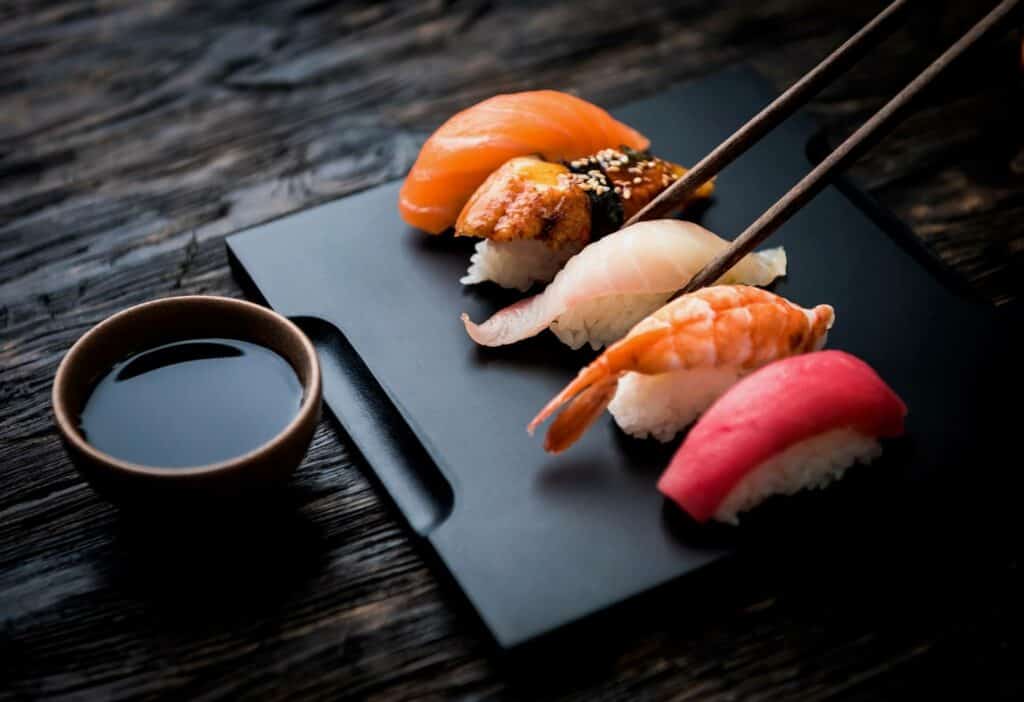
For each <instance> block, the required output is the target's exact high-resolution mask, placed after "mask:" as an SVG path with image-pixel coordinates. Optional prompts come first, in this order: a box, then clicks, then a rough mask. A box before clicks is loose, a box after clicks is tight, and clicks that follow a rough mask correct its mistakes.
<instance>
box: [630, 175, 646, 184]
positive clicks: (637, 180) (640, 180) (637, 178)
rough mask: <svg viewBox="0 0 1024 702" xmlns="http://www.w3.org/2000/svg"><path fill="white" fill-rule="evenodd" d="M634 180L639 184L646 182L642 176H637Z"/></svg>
mask: <svg viewBox="0 0 1024 702" xmlns="http://www.w3.org/2000/svg"><path fill="white" fill-rule="evenodd" d="M633 182H634V183H636V184H637V185H639V184H640V183H643V182H644V179H643V178H641V177H640V176H637V177H636V178H634V179H633Z"/></svg>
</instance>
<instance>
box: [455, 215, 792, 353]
mask: <svg viewBox="0 0 1024 702" xmlns="http://www.w3.org/2000/svg"><path fill="white" fill-rule="evenodd" d="M728 246H729V242H728V241H726V240H725V239H722V238H720V237H718V236H716V235H715V234H713V233H711V232H709V231H708V230H707V229H705V228H704V227H701V226H700V225H697V224H694V223H693V222H683V221H681V220H678V219H659V220H653V221H648V222H639V223H637V224H634V225H632V226H629V227H626V228H625V229H620V230H619V231H617V232H614V233H613V234H609V235H608V236H606V237H604V238H603V239H601V240H600V241H597V242H594V243H593V244H592V245H590V246H588V247H587V248H586V249H584V250H583V251H581V252H580V253H578V254H577V255H576V256H574V257H573V258H571V259H569V262H568V263H567V264H566V265H565V267H564V268H563V269H562V270H561V271H560V272H559V273H558V275H556V276H555V279H554V280H552V281H551V284H550V285H548V286H547V288H545V290H544V292H542V293H540V294H539V295H534V296H533V297H530V298H527V299H525V300H521V301H519V302H517V303H515V304H512V305H509V306H508V307H506V308H505V309H503V310H501V311H499V312H497V313H496V314H495V315H494V316H492V317H491V318H490V319H488V320H487V321H486V322H483V323H482V324H474V323H473V322H472V321H471V320H470V319H469V317H468V316H467V315H465V314H464V315H462V321H463V323H464V324H465V325H466V332H467V333H468V334H469V336H470V337H471V338H472V339H473V341H475V342H476V343H478V344H480V345H482V346H504V345H506V344H514V343H515V342H517V341H522V340H523V339H526V338H529V337H531V336H534V335H535V334H538V333H540V332H541V331H543V330H544V329H547V328H550V329H551V331H552V332H554V333H555V335H556V336H558V338H559V339H561V340H562V342H563V343H565V344H567V345H568V346H571V347H572V348H574V349H578V348H580V347H581V346H583V345H584V344H586V343H589V344H590V345H591V346H592V347H593V348H595V349H597V348H600V347H602V346H604V345H605V344H608V343H611V342H613V341H617V340H619V339H621V338H622V337H623V336H625V335H626V332H628V331H629V330H630V329H631V328H632V327H633V325H634V324H636V323H637V322H639V321H640V320H641V319H643V318H644V317H646V316H647V315H649V314H651V313H652V312H654V311H655V310H657V309H658V308H659V307H661V306H662V305H664V304H665V303H666V302H668V299H669V298H670V297H671V296H672V295H673V293H675V292H676V291H677V290H679V289H680V288H682V287H684V286H685V285H686V283H687V282H689V280H690V278H692V277H693V276H694V275H696V273H697V271H699V270H700V269H701V268H703V267H704V266H705V265H706V264H707V263H709V262H710V261H711V259H713V258H714V257H715V256H717V255H718V254H720V253H721V252H722V251H724V250H725V249H726V248H727V247H728ZM785 274H786V252H785V251H784V250H783V249H782V247H779V248H776V249H769V250H767V251H763V252H759V253H752V254H748V255H746V256H744V257H743V259H742V260H741V261H740V262H739V263H737V264H736V265H735V266H733V267H732V268H731V269H730V270H729V271H728V272H727V273H726V274H725V275H724V276H723V277H722V278H721V280H720V281H719V282H721V283H743V284H745V285H767V284H769V283H770V282H772V280H774V279H775V278H777V277H778V276H781V275H785Z"/></svg>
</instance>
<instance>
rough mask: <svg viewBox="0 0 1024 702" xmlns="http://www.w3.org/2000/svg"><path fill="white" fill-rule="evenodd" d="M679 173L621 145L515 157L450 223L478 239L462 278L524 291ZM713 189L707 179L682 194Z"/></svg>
mask: <svg viewBox="0 0 1024 702" xmlns="http://www.w3.org/2000/svg"><path fill="white" fill-rule="evenodd" d="M685 173H686V169H685V168H683V167H682V166H680V165H678V164H675V163H671V162H669V161H665V160H663V159H660V158H655V157H653V156H651V155H650V154H649V153H647V152H639V151H634V150H632V149H628V148H625V147H623V148H622V149H603V150H601V151H599V152H598V153H597V154H594V155H592V156H589V157H587V158H582V159H577V160H575V161H572V162H569V163H564V164H563V163H553V162H550V161H545V160H543V159H541V158H539V157H537V156H522V157H518V158H513V159H511V160H509V161H507V162H506V163H505V164H504V165H502V166H501V167H500V168H499V169H498V170H496V171H495V172H494V173H492V174H491V175H490V176H488V178H487V180H485V181H484V183H483V184H482V185H481V186H480V187H479V188H477V190H476V192H475V193H473V196H472V197H471V198H470V200H469V202H467V203H466V206H465V207H464V208H463V210H462V212H461V214H459V219H458V221H457V222H456V223H455V235H456V236H472V237H478V238H481V239H483V241H481V242H480V243H479V244H477V246H476V253H474V254H473V257H472V259H471V260H470V266H469V270H468V271H467V273H466V276H465V277H463V278H462V280H461V282H462V283H463V284H464V285H472V284H475V283H482V282H485V281H491V282H494V283H497V284H498V285H501V286H502V287H506V288H517V289H519V290H524V291H525V290H526V289H528V288H529V287H530V286H531V285H532V284H533V283H535V282H538V283H547V282H549V281H550V280H551V279H552V278H553V277H554V275H555V274H556V273H557V272H558V271H559V270H560V269H561V267H562V265H563V264H565V262H566V261H567V260H568V259H569V258H570V257H571V256H573V255H574V254H576V253H577V252H578V251H580V250H581V249H582V248H583V247H584V246H586V245H587V244H588V243H589V242H591V241H594V240H596V239H599V238H600V237H603V236H604V235H605V234H608V233H610V232H613V231H615V230H617V229H618V228H619V227H620V226H622V223H623V222H624V221H626V220H627V219H629V218H630V217H632V216H633V215H634V214H636V213H637V212H639V211H640V210H641V209H642V208H643V207H644V206H645V205H647V203H649V202H650V201H651V200H653V199H654V198H656V197H657V196H658V195H659V194H661V192H662V191H663V190H665V189H666V188H667V187H669V186H670V185H671V184H672V183H674V182H675V181H676V180H678V179H679V178H681V177H682V176H683V175H685ZM713 189H714V183H712V182H708V183H705V184H704V185H703V186H701V187H700V188H698V190H697V191H696V192H695V193H694V194H693V195H692V196H691V197H690V198H689V199H688V201H692V200H695V199H700V198H707V197H710V195H711V193H712V191H713ZM682 204H686V203H681V205H682Z"/></svg>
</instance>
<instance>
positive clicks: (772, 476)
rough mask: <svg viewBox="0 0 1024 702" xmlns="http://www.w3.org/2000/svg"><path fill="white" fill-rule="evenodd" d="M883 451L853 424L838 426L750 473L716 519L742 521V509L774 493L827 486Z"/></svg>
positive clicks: (746, 508) (734, 490) (733, 521)
mask: <svg viewBox="0 0 1024 702" xmlns="http://www.w3.org/2000/svg"><path fill="white" fill-rule="evenodd" d="M880 455H882V445H881V443H879V442H878V440H877V439H875V438H874V437H871V436H865V435H864V434H861V433H859V432H857V431H855V430H854V429H852V428H844V429H835V430H833V431H830V432H826V433H824V434H821V435H819V436H815V437H812V438H810V439H807V440H806V441H801V442H799V443H796V444H793V445H792V446H790V447H789V448H787V449H786V450H785V451H783V452H782V453H780V454H778V455H777V456H774V457H773V458H771V459H770V460H768V461H765V462H764V463H762V464H761V465H760V466H758V467H757V468H756V469H755V470H754V471H752V472H751V473H749V474H747V475H746V476H745V477H744V478H743V479H742V480H740V482H739V483H737V484H736V487H735V488H733V490H732V491H731V492H730V493H729V494H728V496H727V497H726V498H725V499H724V500H723V501H722V503H721V505H719V507H718V509H717V510H716V511H715V514H714V519H716V520H718V521H720V522H725V523H726V524H733V525H735V524H739V514H740V512H745V511H747V510H749V509H751V508H753V507H756V506H757V505H759V504H760V503H761V502H763V501H764V500H765V499H767V498H768V497H771V496H773V495H793V494H796V493H797V492H799V491H801V490H816V489H821V488H824V487H827V486H828V485H830V484H831V483H833V482H835V481H836V480H839V479H840V478H842V477H843V473H845V472H846V470H847V469H848V468H850V467H852V466H853V465H854V464H856V463H861V464H865V465H867V464H869V463H871V462H872V461H873V460H875V459H876V458H878V457H879V456H880Z"/></svg>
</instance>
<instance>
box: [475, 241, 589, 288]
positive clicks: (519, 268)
mask: <svg viewBox="0 0 1024 702" xmlns="http://www.w3.org/2000/svg"><path fill="white" fill-rule="evenodd" d="M582 248H583V244H582V243H579V245H576V244H573V245H566V246H564V247H561V248H557V249H555V248H552V247H550V246H548V245H547V243H545V242H543V241H539V240H536V239H518V240H514V241H492V240H490V239H484V240H483V241H480V242H478V243H477V245H476V253H474V254H473V255H472V257H470V259H469V269H468V270H467V271H466V275H464V276H463V277H462V278H460V279H459V282H460V283H462V284H463V285H475V284H477V283H483V282H486V281H492V282H494V283H497V284H498V285H500V286H501V287H503V288H515V289H516V290H519V291H521V292H526V291H527V290H529V289H530V287H531V286H532V285H533V284H534V283H547V282H548V281H549V280H551V279H552V278H554V277H555V274H556V273H558V271H560V270H561V269H562V266H564V265H565V262H566V261H568V260H569V259H570V258H572V257H573V256H575V255H576V254H577V253H579V251H580V249H582Z"/></svg>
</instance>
